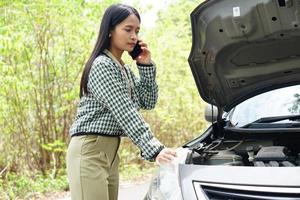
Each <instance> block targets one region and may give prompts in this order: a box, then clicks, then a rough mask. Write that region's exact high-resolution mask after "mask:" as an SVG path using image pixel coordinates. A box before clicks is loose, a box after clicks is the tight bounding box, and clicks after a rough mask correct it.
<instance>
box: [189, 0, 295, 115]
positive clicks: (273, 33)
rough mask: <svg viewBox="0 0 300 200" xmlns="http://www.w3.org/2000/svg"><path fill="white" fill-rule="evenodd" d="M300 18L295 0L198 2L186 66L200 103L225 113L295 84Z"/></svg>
mask: <svg viewBox="0 0 300 200" xmlns="http://www.w3.org/2000/svg"><path fill="white" fill-rule="evenodd" d="M299 20H300V1H299V0H209V1H205V2H204V3H202V4H200V5H199V6H198V7H197V8H196V9H195V10H194V11H193V12H192V13H191V22H192V34H193V44H192V49H191V52H190V56H189V64H190V67H191V69H192V72H193V75H194V78H195V81H196V84H197V87H198V90H199V93H200V95H201V97H202V98H203V100H205V101H206V102H207V103H210V104H214V105H216V106H217V107H219V108H221V109H223V110H225V111H229V110H230V109H231V108H233V107H234V106H236V105H237V104H239V103H241V102H242V101H244V100H246V99H248V98H250V97H253V96H255V95H257V94H260V93H263V92H266V91H269V90H272V89H275V88H280V87H284V86H288V85H295V84H299V83H300V21H299ZM272 101H276V99H273V100H270V103H272Z"/></svg>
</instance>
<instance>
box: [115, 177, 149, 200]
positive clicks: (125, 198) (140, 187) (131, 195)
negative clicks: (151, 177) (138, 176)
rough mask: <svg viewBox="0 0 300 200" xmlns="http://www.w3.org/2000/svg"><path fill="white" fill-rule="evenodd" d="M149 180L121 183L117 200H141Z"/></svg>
mask: <svg viewBox="0 0 300 200" xmlns="http://www.w3.org/2000/svg"><path fill="white" fill-rule="evenodd" d="M149 184H150V182H149V181H148V182H143V183H135V184H132V183H131V184H128V185H126V184H121V185H120V189H119V198H118V200H142V199H143V198H144V197H145V194H146V192H147V191H148V189H149Z"/></svg>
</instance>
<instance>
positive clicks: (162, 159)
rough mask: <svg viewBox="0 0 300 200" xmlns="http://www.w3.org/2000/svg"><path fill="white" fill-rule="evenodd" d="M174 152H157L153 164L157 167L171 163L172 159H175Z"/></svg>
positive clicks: (166, 150) (168, 149) (172, 150)
mask: <svg viewBox="0 0 300 200" xmlns="http://www.w3.org/2000/svg"><path fill="white" fill-rule="evenodd" d="M176 157H177V155H176V150H175V149H172V148H164V149H163V150H161V151H160V152H159V154H158V155H157V156H156V158H155V162H156V163H157V164H158V165H161V164H167V163H170V162H172V160H173V159H174V158H176Z"/></svg>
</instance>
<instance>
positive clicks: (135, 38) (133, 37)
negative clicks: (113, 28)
mask: <svg viewBox="0 0 300 200" xmlns="http://www.w3.org/2000/svg"><path fill="white" fill-rule="evenodd" d="M130 37H131V39H132V40H134V41H136V40H137V37H138V35H137V34H136V33H132V34H131V36H130Z"/></svg>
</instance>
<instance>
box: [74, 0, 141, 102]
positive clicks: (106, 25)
mask: <svg viewBox="0 0 300 200" xmlns="http://www.w3.org/2000/svg"><path fill="white" fill-rule="evenodd" d="M131 14H134V15H135V16H136V17H137V18H138V19H139V21H141V18H140V15H139V13H138V11H137V10H136V9H135V8H133V7H131V6H128V5H124V4H115V5H111V6H110V7H108V8H107V9H106V11H105V13H104V15H103V17H102V21H101V25H100V30H99V34H98V38H97V42H96V45H95V47H94V50H93V51H92V54H91V56H90V58H89V59H88V61H87V62H86V63H85V67H84V70H83V72H82V76H81V81H80V93H79V96H80V98H81V97H82V96H84V95H85V94H87V93H88V90H87V83H88V78H89V73H90V70H91V67H92V64H93V61H94V60H95V59H96V58H97V57H98V56H99V55H100V54H101V53H103V51H104V50H105V49H107V48H108V47H109V46H110V38H109V34H110V32H111V31H112V30H114V28H115V27H116V25H118V24H120V23H121V22H122V21H123V20H125V19H126V18H127V17H128V16H129V15H131Z"/></svg>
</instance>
